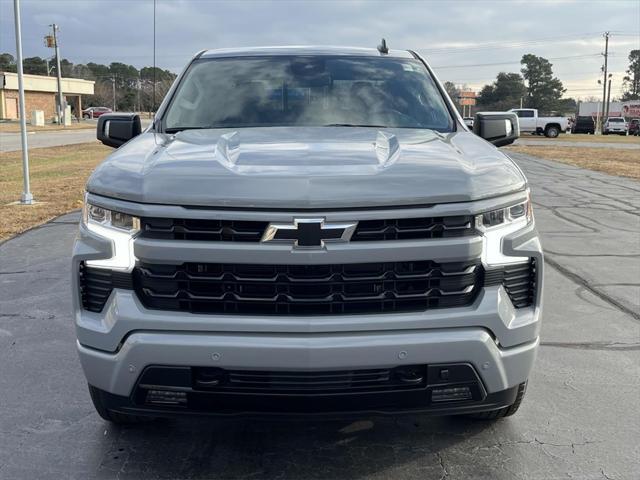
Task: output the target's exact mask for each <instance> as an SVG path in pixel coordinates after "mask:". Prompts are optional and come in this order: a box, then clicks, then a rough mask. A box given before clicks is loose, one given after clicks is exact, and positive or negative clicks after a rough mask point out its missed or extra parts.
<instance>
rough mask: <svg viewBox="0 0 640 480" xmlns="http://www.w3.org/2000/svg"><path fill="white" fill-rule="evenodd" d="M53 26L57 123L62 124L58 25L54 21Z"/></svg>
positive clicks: (62, 105)
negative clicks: (56, 85) (56, 80)
mask: <svg viewBox="0 0 640 480" xmlns="http://www.w3.org/2000/svg"><path fill="white" fill-rule="evenodd" d="M51 28H53V45H54V48H55V52H56V73H57V75H58V106H57V108H56V110H57V112H58V123H59V124H60V125H64V102H63V101H62V70H61V69H60V48H58V26H57V25H56V24H55V23H54V24H53V25H51Z"/></svg>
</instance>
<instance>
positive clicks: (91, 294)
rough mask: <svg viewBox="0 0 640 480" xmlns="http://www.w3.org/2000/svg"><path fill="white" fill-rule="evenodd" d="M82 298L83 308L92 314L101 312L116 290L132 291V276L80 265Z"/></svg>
mask: <svg viewBox="0 0 640 480" xmlns="http://www.w3.org/2000/svg"><path fill="white" fill-rule="evenodd" d="M79 274H80V282H79V283H80V298H81V300H82V307H83V308H84V309H85V310H89V311H91V312H101V311H102V309H103V308H104V304H105V303H106V301H107V299H108V298H109V295H111V292H112V290H113V289H114V288H125V289H128V290H131V289H132V288H133V282H132V279H131V274H129V273H124V272H115V271H113V270H107V269H103V268H92V267H87V266H86V265H85V264H84V263H80V272H79Z"/></svg>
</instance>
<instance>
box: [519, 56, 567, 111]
mask: <svg viewBox="0 0 640 480" xmlns="http://www.w3.org/2000/svg"><path fill="white" fill-rule="evenodd" d="M520 63H521V64H522V69H521V72H522V76H523V77H524V79H525V80H526V83H527V104H526V106H527V107H528V108H537V109H538V110H553V109H554V108H555V107H556V106H557V103H558V100H560V98H562V95H563V94H564V92H565V91H566V89H565V88H564V87H563V86H562V82H561V81H560V80H559V79H558V78H556V77H554V76H553V70H552V68H551V67H552V66H553V65H552V64H551V63H550V62H549V60H547V59H546V58H542V57H538V56H536V55H533V54H531V53H528V54H526V55H524V56H523V57H522V60H520Z"/></svg>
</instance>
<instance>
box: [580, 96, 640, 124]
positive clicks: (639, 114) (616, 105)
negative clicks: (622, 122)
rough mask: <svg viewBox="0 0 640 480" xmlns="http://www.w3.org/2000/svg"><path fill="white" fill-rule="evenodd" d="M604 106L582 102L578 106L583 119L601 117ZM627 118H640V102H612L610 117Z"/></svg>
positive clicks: (597, 103) (598, 103)
mask: <svg viewBox="0 0 640 480" xmlns="http://www.w3.org/2000/svg"><path fill="white" fill-rule="evenodd" d="M601 113H602V104H601V103H600V102H580V105H579V106H578V115H579V116H581V117H593V118H596V117H597V116H599V115H601ZM621 115H622V116H623V117H625V118H626V119H627V120H629V119H631V118H640V100H631V101H628V102H611V103H610V104H609V116H610V117H619V116H621Z"/></svg>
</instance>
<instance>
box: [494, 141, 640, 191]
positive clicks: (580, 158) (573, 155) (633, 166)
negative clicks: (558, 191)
mask: <svg viewBox="0 0 640 480" xmlns="http://www.w3.org/2000/svg"><path fill="white" fill-rule="evenodd" d="M576 136H577V135H576ZM582 136H583V137H584V136H586V135H582ZM590 136H591V135H590ZM601 138H607V136H605V137H601ZM620 138H625V137H620ZM636 138H637V137H636ZM506 148H507V151H511V152H519V153H526V154H527V155H533V156H534V157H540V158H548V159H549V160H556V161H558V162H562V163H568V164H570V165H575V166H576V167H582V168H588V169H590V170H597V171H598V172H604V173H608V174H610V175H620V176H622V177H630V178H635V179H638V180H640V150H624V149H616V148H615V147H612V148H584V147H555V146H553V145H544V146H537V145H536V146H532V145H521V146H515V147H506Z"/></svg>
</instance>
